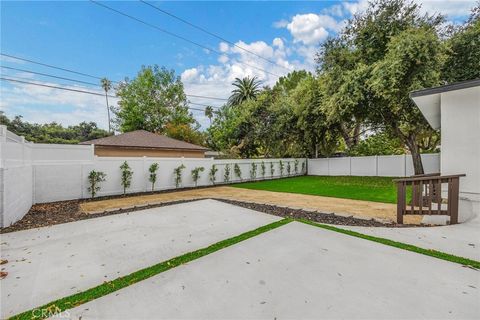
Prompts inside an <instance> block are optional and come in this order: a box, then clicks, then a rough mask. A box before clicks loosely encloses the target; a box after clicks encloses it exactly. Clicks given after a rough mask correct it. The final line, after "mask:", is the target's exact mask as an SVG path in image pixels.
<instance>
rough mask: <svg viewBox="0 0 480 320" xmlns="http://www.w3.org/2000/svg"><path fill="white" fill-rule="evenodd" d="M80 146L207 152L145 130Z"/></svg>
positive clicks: (87, 142)
mask: <svg viewBox="0 0 480 320" xmlns="http://www.w3.org/2000/svg"><path fill="white" fill-rule="evenodd" d="M80 144H94V145H97V146H109V147H137V148H159V149H184V150H202V151H206V150H208V149H207V148H204V147H202V146H197V145H195V144H192V143H188V142H185V141H180V140H176V139H172V138H169V137H167V136H163V135H159V134H155V133H151V132H148V131H145V130H137V131H131V132H126V133H122V134H119V135H116V136H110V137H105V138H100V139H95V140H90V141H84V142H81V143H80Z"/></svg>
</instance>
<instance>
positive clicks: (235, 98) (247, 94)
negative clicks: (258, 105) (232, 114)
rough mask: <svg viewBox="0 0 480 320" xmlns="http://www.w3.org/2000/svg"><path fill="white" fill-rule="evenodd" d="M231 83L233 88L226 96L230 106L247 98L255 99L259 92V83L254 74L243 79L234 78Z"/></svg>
mask: <svg viewBox="0 0 480 320" xmlns="http://www.w3.org/2000/svg"><path fill="white" fill-rule="evenodd" d="M232 85H233V86H234V87H235V89H234V90H233V91H232V95H231V96H230V98H228V104H229V105H232V106H237V105H239V104H241V103H242V102H244V101H247V100H255V99H256V98H257V95H258V94H259V93H260V86H261V83H260V81H259V80H258V78H257V77H256V76H255V77H253V78H250V77H245V78H243V79H240V78H235V81H234V82H233V83H232Z"/></svg>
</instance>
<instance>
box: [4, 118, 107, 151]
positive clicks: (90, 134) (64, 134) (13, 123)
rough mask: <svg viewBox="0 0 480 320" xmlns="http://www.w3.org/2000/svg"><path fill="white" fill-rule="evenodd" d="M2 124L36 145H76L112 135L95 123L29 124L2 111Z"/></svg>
mask: <svg viewBox="0 0 480 320" xmlns="http://www.w3.org/2000/svg"><path fill="white" fill-rule="evenodd" d="M0 124H3V125H6V126H7V129H8V130H9V131H11V132H13V133H15V134H16V135H19V136H23V137H25V139H27V140H28V141H31V142H36V143H61V144H76V143H79V142H82V141H88V140H93V139H97V138H103V137H106V136H108V135H110V133H109V132H107V131H106V130H103V129H99V128H98V127H97V124H96V123H95V122H81V123H79V124H78V125H75V126H68V127H64V126H62V125H61V124H58V123H56V122H51V123H47V124H38V123H29V122H26V121H23V120H22V117H21V116H15V117H14V118H13V119H9V118H8V117H7V116H6V115H5V114H4V113H3V112H2V111H0Z"/></svg>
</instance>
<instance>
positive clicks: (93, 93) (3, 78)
mask: <svg viewBox="0 0 480 320" xmlns="http://www.w3.org/2000/svg"><path fill="white" fill-rule="evenodd" d="M15 78H17V79H13V78H12V76H9V77H8V78H6V77H0V80H3V81H9V82H17V83H23V84H28V85H34V86H39V87H45V88H52V89H59V90H65V91H72V92H77V93H85V94H90V95H95V96H100V97H105V94H103V93H99V92H92V91H86V90H80V89H73V88H65V87H59V86H54V85H49V84H44V83H37V82H31V81H24V80H18V79H21V78H18V77H15ZM107 96H108V97H110V98H118V97H117V96H112V95H107ZM188 103H189V104H193V105H199V106H204V107H208V105H205V104H200V103H193V102H188ZM187 108H188V109H190V110H196V111H205V109H198V108H194V107H187ZM213 108H218V107H213Z"/></svg>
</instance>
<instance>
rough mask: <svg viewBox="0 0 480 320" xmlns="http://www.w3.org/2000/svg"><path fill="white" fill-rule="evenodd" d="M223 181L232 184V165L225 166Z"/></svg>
mask: <svg viewBox="0 0 480 320" xmlns="http://www.w3.org/2000/svg"><path fill="white" fill-rule="evenodd" d="M223 181H224V182H225V183H228V182H230V164H226V165H225V171H224V172H223Z"/></svg>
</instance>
